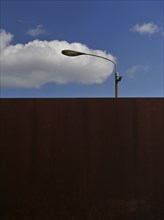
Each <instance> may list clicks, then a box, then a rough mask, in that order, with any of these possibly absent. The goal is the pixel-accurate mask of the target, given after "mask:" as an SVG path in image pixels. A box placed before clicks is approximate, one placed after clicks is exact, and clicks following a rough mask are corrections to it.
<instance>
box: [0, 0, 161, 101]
mask: <svg viewBox="0 0 164 220" xmlns="http://www.w3.org/2000/svg"><path fill="white" fill-rule="evenodd" d="M0 28H1V33H0V34H1V50H2V53H1V75H0V80H1V90H0V92H1V94H0V96H1V97H13V98H14V97H28V98H31V97H114V73H113V71H114V69H113V64H112V63H111V62H108V61H104V60H102V59H99V58H94V57H89V56H81V57H74V58H70V57H65V56H63V55H62V54H61V53H60V52H61V50H62V49H73V50H77V49H78V50H81V51H84V52H89V53H93V54H97V55H101V56H104V57H107V58H109V59H111V60H114V61H115V62H117V67H118V72H119V74H120V75H122V77H123V78H122V81H121V82H120V83H119V97H163V96H164V67H163V63H164V54H163V53H164V52H163V51H164V29H163V28H164V1H158V0H155V1H149V0H147V1H146V0H145V1H141V0H138V1H117V0H116V1H109V0H108V1H100V0H97V1H91V0H90V1H86V0H83V1H82V0H81V1H77V0H76V1H70V0H68V1H23V0H22V1H7V0H6V1H1V27H0Z"/></svg>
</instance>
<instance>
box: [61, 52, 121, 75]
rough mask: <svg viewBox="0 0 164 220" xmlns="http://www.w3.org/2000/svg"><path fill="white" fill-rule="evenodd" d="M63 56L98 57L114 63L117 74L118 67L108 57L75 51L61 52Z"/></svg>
mask: <svg viewBox="0 0 164 220" xmlns="http://www.w3.org/2000/svg"><path fill="white" fill-rule="evenodd" d="M61 53H62V54H64V55H66V56H69V57H75V56H80V55H88V56H92V57H98V58H101V59H104V60H108V61H110V62H112V63H113V64H114V68H115V73H117V65H116V63H115V62H114V61H113V60H110V59H108V58H106V57H103V56H99V55H95V54H90V53H83V52H79V51H74V50H62V52H61Z"/></svg>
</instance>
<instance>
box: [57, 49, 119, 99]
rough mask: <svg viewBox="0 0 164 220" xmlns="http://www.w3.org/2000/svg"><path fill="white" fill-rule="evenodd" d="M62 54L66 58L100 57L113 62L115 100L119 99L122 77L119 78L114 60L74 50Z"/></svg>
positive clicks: (64, 51) (63, 51)
mask: <svg viewBox="0 0 164 220" xmlns="http://www.w3.org/2000/svg"><path fill="white" fill-rule="evenodd" d="M61 53H62V54H63V55H65V56H69V57H75V56H80V55H87V56H93V57H98V58H101V59H104V60H107V61H110V62H112V63H113V64H114V69H115V98H118V83H119V82H120V81H121V79H122V76H119V74H118V72H117V65H116V63H115V62H114V61H113V60H110V59H108V58H106V57H103V56H99V55H95V54H90V53H83V52H79V51H74V50H62V51H61Z"/></svg>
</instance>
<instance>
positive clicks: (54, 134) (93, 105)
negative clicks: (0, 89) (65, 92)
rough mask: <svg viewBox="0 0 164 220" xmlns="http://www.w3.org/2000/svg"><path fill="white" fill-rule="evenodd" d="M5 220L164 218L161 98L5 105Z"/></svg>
mask: <svg viewBox="0 0 164 220" xmlns="http://www.w3.org/2000/svg"><path fill="white" fill-rule="evenodd" d="M0 101H1V110H0V111H1V114H0V117H1V121H0V126H1V127H0V128H1V130H0V132H1V133H0V140H1V142H0V143H1V147H0V149H1V154H0V158H1V168H0V176H1V183H0V193H1V207H2V208H3V210H2V212H1V219H4V220H6V219H10V220H11V219H17V220H19V219H21V220H22V219H41V220H42V219H78V220H79V219H91V220H92V219H93V220H96V219H120V218H121V219H132V218H133V219H144V220H145V219H149V220H150V218H151V219H159V220H160V219H161V220H162V219H163V217H164V213H163V208H162V207H163V204H164V202H163V201H164V199H163V198H164V187H163V185H164V99H162V98H159V99H153V98H149V99H147V98H142V99H139V98H138V99H133V98H132V99H108V98H104V99H1V100H0Z"/></svg>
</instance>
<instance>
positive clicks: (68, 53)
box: [61, 50, 85, 57]
mask: <svg viewBox="0 0 164 220" xmlns="http://www.w3.org/2000/svg"><path fill="white" fill-rule="evenodd" d="M61 53H62V54H64V55H65V56H69V57H75V56H80V55H85V53H82V52H78V51H74V50H62V51H61Z"/></svg>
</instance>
